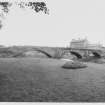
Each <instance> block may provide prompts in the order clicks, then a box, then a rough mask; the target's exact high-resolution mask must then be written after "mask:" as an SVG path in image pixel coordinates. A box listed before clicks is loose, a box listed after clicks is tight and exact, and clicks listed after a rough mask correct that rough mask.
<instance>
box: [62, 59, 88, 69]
mask: <svg viewBox="0 0 105 105" xmlns="http://www.w3.org/2000/svg"><path fill="white" fill-rule="evenodd" d="M86 67H87V65H86V64H84V63H82V62H79V61H73V62H71V61H68V62H66V63H65V64H64V65H63V66H62V68H65V69H79V68H86Z"/></svg>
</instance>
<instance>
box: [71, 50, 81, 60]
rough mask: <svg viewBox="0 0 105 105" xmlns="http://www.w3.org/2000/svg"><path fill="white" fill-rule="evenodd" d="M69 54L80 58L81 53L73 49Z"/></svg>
mask: <svg viewBox="0 0 105 105" xmlns="http://www.w3.org/2000/svg"><path fill="white" fill-rule="evenodd" d="M70 53H71V54H73V55H75V56H76V57H77V58H79V59H81V58H82V55H81V54H79V53H78V52H75V51H70Z"/></svg>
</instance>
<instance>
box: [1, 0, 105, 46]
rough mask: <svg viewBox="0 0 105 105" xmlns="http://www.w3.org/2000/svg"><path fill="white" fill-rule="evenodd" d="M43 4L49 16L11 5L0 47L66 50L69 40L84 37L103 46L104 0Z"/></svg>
mask: <svg viewBox="0 0 105 105" xmlns="http://www.w3.org/2000/svg"><path fill="white" fill-rule="evenodd" d="M43 1H44V0H43ZM46 4H47V7H48V8H49V10H50V11H49V13H50V14H49V15H46V14H44V13H34V12H33V11H31V10H29V9H27V10H22V9H20V8H18V7H16V6H13V7H12V8H11V10H10V12H9V14H8V15H7V16H6V18H5V20H3V24H4V27H3V28H2V30H0V44H1V45H8V46H11V45H35V46H54V47H58V46H60V47H66V46H69V43H70V41H71V40H72V39H78V38H87V39H88V40H89V41H90V43H100V44H103V45H104V46H105V0H46Z"/></svg>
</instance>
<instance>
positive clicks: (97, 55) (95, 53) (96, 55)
mask: <svg viewBox="0 0 105 105" xmlns="http://www.w3.org/2000/svg"><path fill="white" fill-rule="evenodd" d="M92 53H93V55H94V56H95V57H96V58H101V55H100V54H99V53H98V52H92Z"/></svg>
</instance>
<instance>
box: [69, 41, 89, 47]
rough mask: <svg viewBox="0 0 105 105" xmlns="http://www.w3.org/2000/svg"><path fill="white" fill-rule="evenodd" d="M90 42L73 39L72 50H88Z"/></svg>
mask: <svg viewBox="0 0 105 105" xmlns="http://www.w3.org/2000/svg"><path fill="white" fill-rule="evenodd" d="M87 47H88V40H87V39H77V40H76V39H72V41H71V43H70V48H87Z"/></svg>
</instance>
